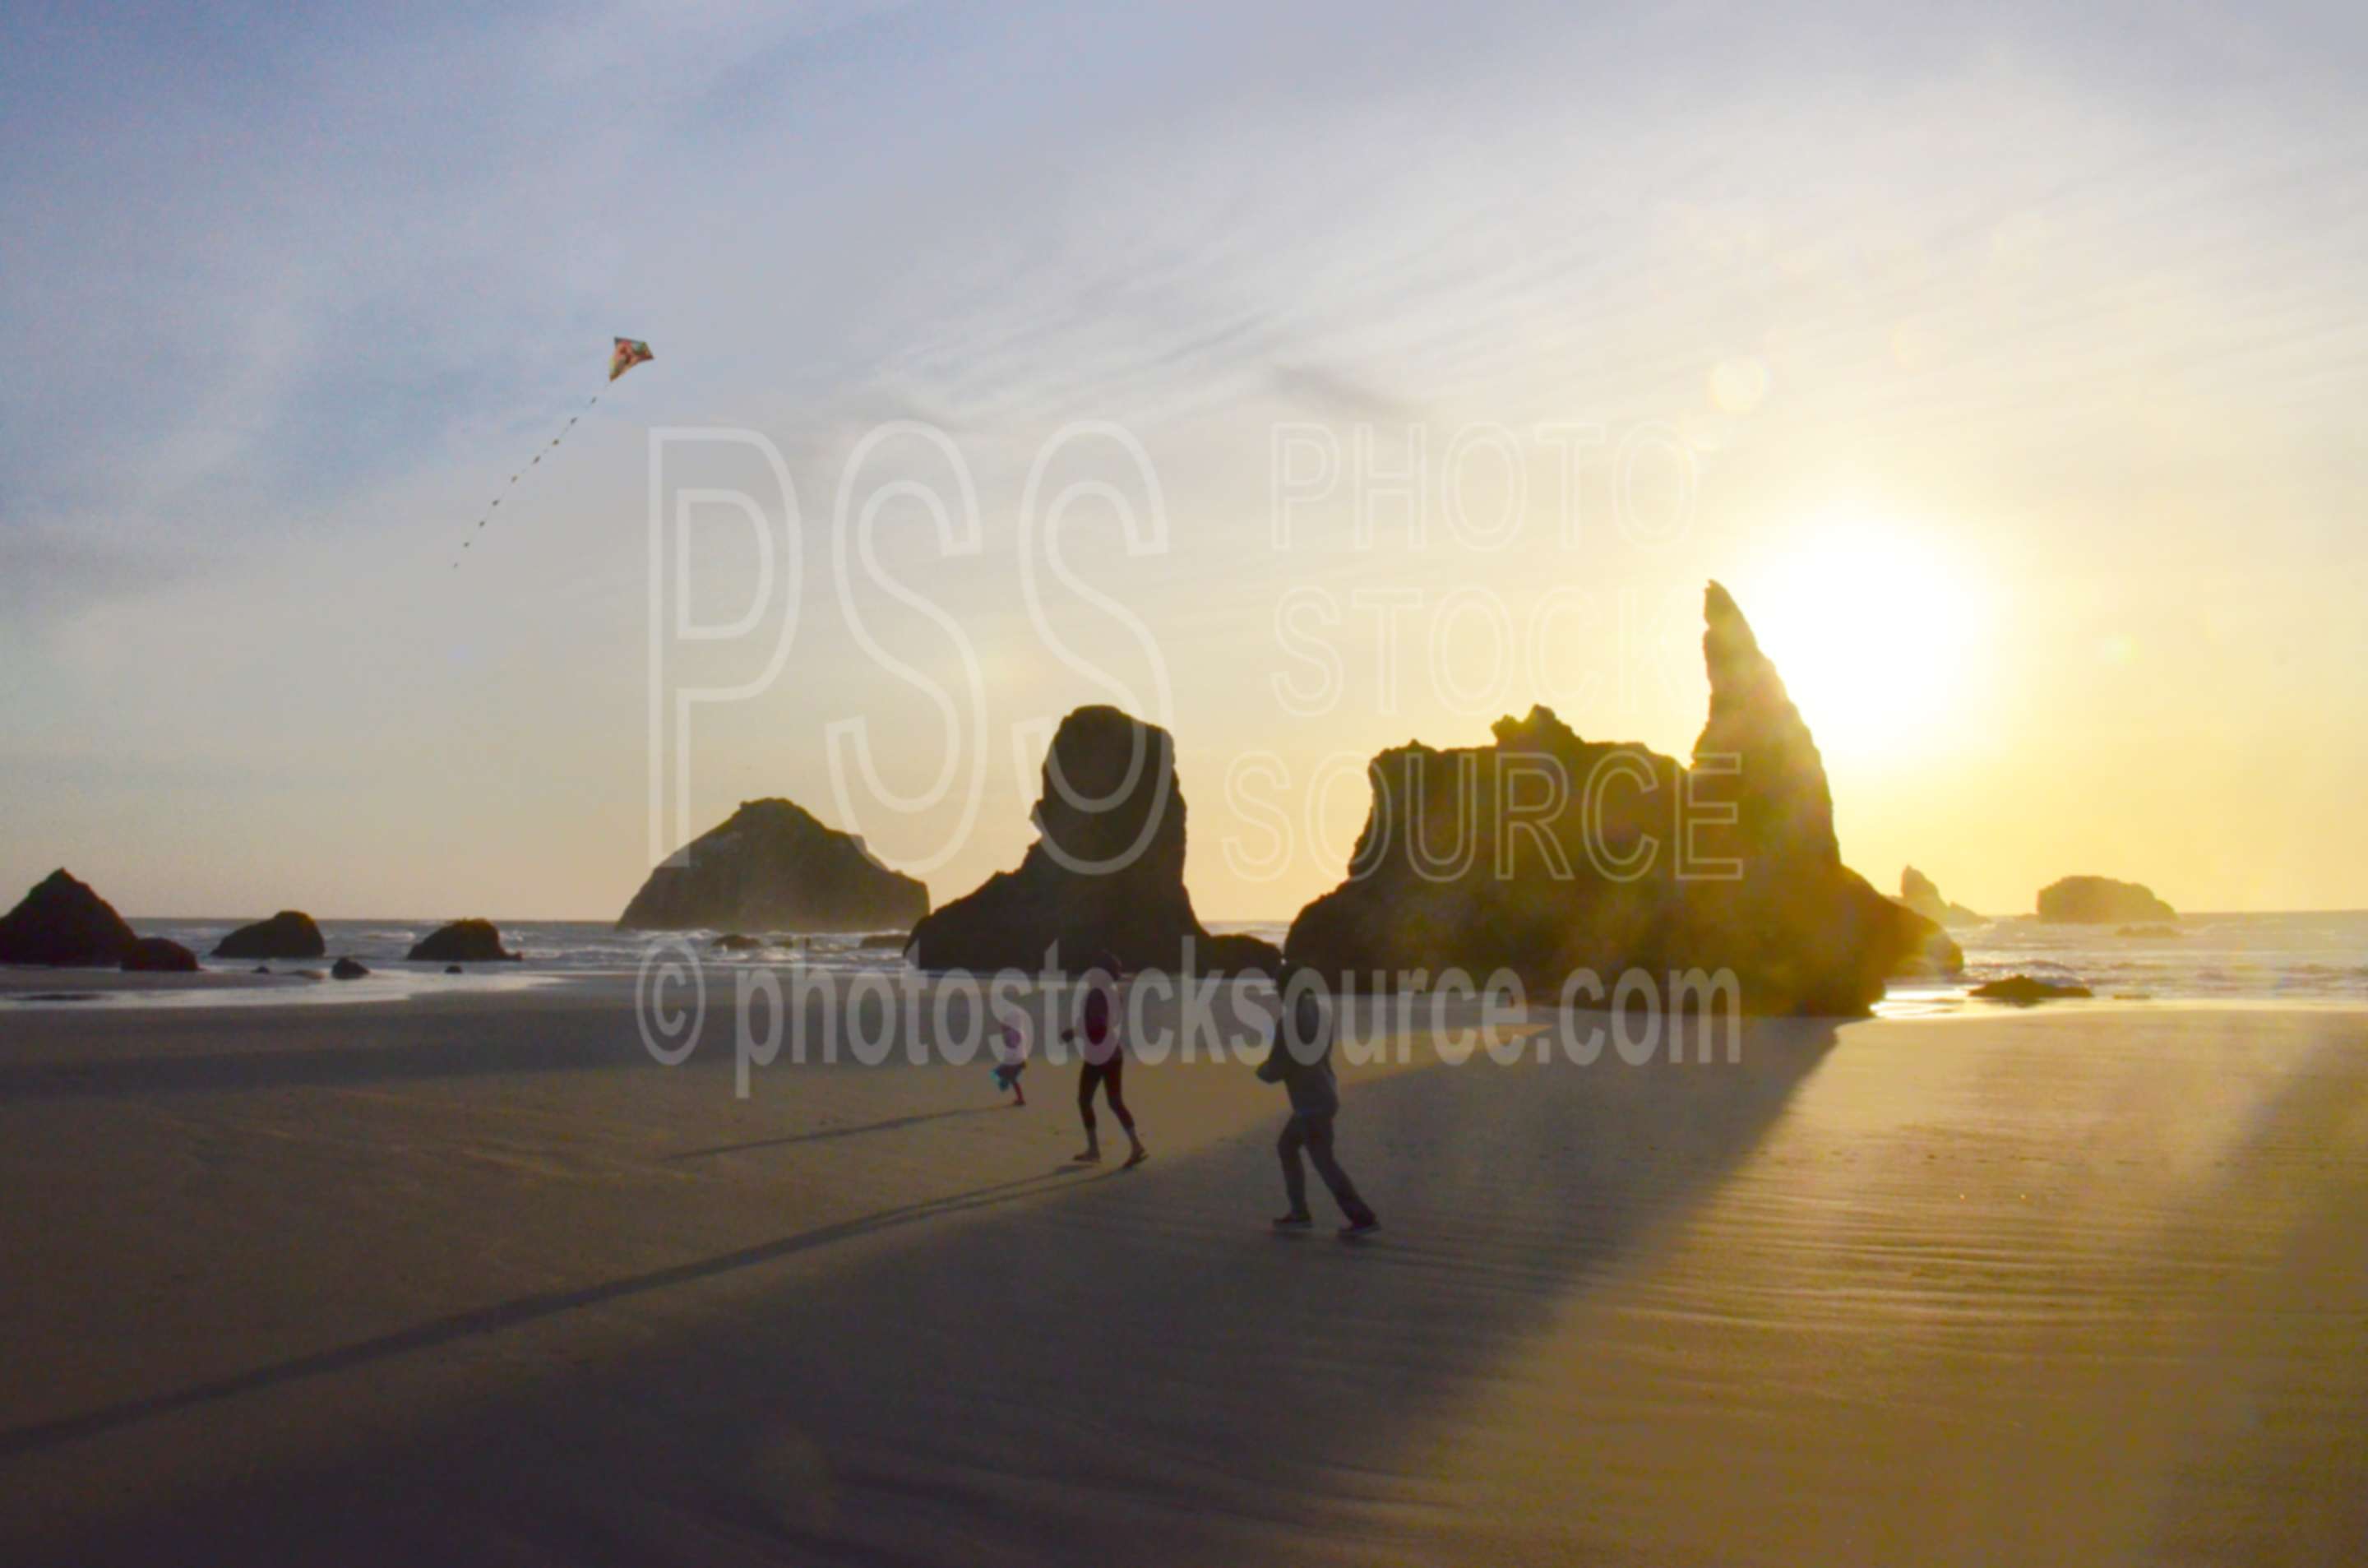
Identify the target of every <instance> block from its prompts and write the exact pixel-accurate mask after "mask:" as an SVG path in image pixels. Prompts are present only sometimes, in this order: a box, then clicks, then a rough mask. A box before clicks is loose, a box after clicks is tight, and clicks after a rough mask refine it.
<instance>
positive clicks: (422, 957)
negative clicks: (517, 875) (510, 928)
mask: <svg viewBox="0 0 2368 1568" xmlns="http://www.w3.org/2000/svg"><path fill="white" fill-rule="evenodd" d="M404 956H405V957H406V958H407V959H408V960H410V961H411V962H413V963H516V962H518V960H520V959H521V958H523V957H525V955H524V954H522V953H512V952H505V951H504V950H503V949H502V934H501V931H500V928H499V927H497V926H495V924H494V923H493V922H492V921H490V920H455V921H453V922H452V923H451V924H450V925H449V926H438V927H437V928H436V929H435V930H433V931H430V932H429V933H428V934H427V937H426V938H425V939H424V940H422V941H419V942H417V943H416V944H414V945H413V947H412V949H411V951H410V952H409V953H407V954H406V955H404Z"/></svg>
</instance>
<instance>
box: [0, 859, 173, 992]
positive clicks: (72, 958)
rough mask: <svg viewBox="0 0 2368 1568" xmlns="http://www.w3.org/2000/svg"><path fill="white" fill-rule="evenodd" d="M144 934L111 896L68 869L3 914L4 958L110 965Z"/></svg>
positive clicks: (0, 951)
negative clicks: (101, 894)
mask: <svg viewBox="0 0 2368 1568" xmlns="http://www.w3.org/2000/svg"><path fill="white" fill-rule="evenodd" d="M138 939H139V938H138V937H134V936H133V935H132V933H131V926H126V925H125V924H124V923H123V916H121V915H118V914H116V913H115V910H114V908H113V907H112V906H111V905H109V904H108V902H107V900H105V899H103V898H101V897H99V896H98V894H97V893H95V892H92V891H91V890H90V888H89V887H88V886H87V885H85V883H83V882H80V881H75V880H74V876H73V875H72V874H71V873H69V872H68V871H66V870H65V869H63V868H61V869H57V870H54V871H51V873H50V874H49V875H48V876H46V877H44V878H42V879H41V881H40V883H38V884H37V885H36V886H35V887H34V888H33V889H32V891H30V892H28V893H26V894H25V896H24V898H23V900H22V901H20V902H19V903H17V907H16V908H14V909H12V910H10V911H9V912H8V913H7V914H6V915H0V963H39V964H49V965H51V966H52V967H55V968H64V967H67V966H72V967H75V968H88V969H104V968H109V967H112V966H113V965H116V964H120V963H121V962H122V961H123V955H124V954H126V953H128V952H130V951H131V944H132V943H133V942H135V941H137V940H138Z"/></svg>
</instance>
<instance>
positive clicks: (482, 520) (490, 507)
mask: <svg viewBox="0 0 2368 1568" xmlns="http://www.w3.org/2000/svg"><path fill="white" fill-rule="evenodd" d="M599 402H600V394H599V393H598V392H594V393H593V394H592V397H591V401H590V402H587V403H585V405H584V408H583V411H582V412H581V413H577V414H574V415H569V417H568V420H567V423H566V424H564V425H563V426H560V427H559V434H558V435H556V436H553V437H552V438H551V442H550V445H549V446H546V447H544V448H542V449H541V450H539V451H537V452H536V453H535V454H534V458H533V460H531V461H529V463H528V464H527V465H526V467H525V468H522V469H520V470H518V472H516V473H514V474H512V475H510V477H509V483H508V484H505V485H503V486H502V490H503V491H507V490H508V489H509V488H510V485H514V484H516V483H518V481H519V480H521V479H523V478H525V477H526V475H527V474H528V472H530V471H531V470H533V469H534V468H536V467H537V466H539V465H540V464H541V461H542V460H543V459H544V458H545V457H547V456H549V455H550V452H551V448H552V447H556V446H557V445H559V443H560V442H562V441H564V440H565V439H567V433H568V432H569V431H570V430H573V429H575V425H576V422H577V421H578V420H580V419H582V418H583V417H584V415H586V414H589V413H591V412H592V410H593V408H594V407H595V406H597V405H598V403H599ZM501 504H502V498H501V494H498V493H497V494H495V496H494V498H493V500H492V501H491V502H490V503H488V504H487V506H486V507H485V513H484V517H479V518H478V519H477V527H478V528H484V526H485V525H486V524H487V523H489V522H491V521H492V520H493V517H494V513H495V511H497V510H499V509H500V507H501ZM473 531H474V530H472V533H473ZM475 542H476V540H474V539H473V538H472V537H470V536H469V535H463V536H462V537H461V549H462V550H466V549H468V548H469V547H470V546H471V545H472V544H473V543H475ZM460 569H461V560H460V557H459V556H458V555H455V556H454V557H453V558H452V570H454V571H455V572H458V571H459V570H460Z"/></svg>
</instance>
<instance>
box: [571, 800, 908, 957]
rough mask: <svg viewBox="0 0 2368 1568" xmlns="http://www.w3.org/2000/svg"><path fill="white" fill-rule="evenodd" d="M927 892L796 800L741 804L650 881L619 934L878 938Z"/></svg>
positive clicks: (622, 919) (902, 923) (621, 921)
mask: <svg viewBox="0 0 2368 1568" xmlns="http://www.w3.org/2000/svg"><path fill="white" fill-rule="evenodd" d="M928 910H929V890H928V888H927V887H926V886H924V885H923V884H922V883H921V882H920V881H918V880H916V879H915V878H912V877H908V876H905V875H904V874H903V873H901V872H898V871H892V870H890V869H888V868H887V867H885V866H883V865H882V864H881V863H880V862H879V860H877V859H876V858H873V856H872V854H871V851H870V850H869V849H866V848H865V847H864V846H863V840H861V839H860V838H858V837H856V836H855V835H853V834H851V833H840V832H838V831H837V830H836V829H834V828H829V827H825V826H824V825H823V824H822V823H821V822H820V821H818V820H817V819H816V818H815V817H814V813H813V812H809V811H807V810H806V809H805V808H804V807H803V806H801V805H799V804H798V803H797V802H795V801H784V800H768V801H743V802H741V805H740V809H739V810H738V811H736V812H733V813H732V815H731V816H730V817H728V818H726V819H725V820H724V821H723V823H721V824H718V825H717V826H715V827H713V828H711V829H709V830H708V831H707V832H705V833H703V834H700V835H699V836H698V837H697V838H694V839H692V840H691V841H690V842H689V844H687V845H685V846H683V847H682V848H680V849H678V850H677V851H676V852H675V854H674V855H673V857H672V858H669V859H668V860H667V861H666V863H665V864H664V865H662V866H660V867H658V868H657V869H655V870H654V871H652V872H651V873H650V875H649V880H648V881H645V882H643V884H642V890H641V892H637V893H635V894H634V895H633V899H632V903H628V904H627V905H626V906H625V913H624V914H623V915H620V916H619V917H618V920H617V929H619V930H620V931H693V930H701V929H705V930H724V931H796V932H812V931H876V930H879V929H880V928H881V927H882V926H896V927H898V928H900V929H902V928H905V927H907V926H911V925H912V924H913V922H915V921H916V920H918V919H919V918H920V917H921V916H922V915H926V914H928Z"/></svg>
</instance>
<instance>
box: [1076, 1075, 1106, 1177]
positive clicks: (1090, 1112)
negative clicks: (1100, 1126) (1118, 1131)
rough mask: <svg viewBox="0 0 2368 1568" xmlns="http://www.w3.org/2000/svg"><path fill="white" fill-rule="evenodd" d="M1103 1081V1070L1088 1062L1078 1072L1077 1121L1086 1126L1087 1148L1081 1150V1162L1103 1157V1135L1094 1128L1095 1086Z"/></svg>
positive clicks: (1079, 1155) (1079, 1156)
mask: <svg viewBox="0 0 2368 1568" xmlns="http://www.w3.org/2000/svg"><path fill="white" fill-rule="evenodd" d="M1101 1081H1102V1070H1101V1069H1100V1068H1099V1067H1097V1066H1095V1065H1094V1064H1093V1063H1092V1062H1087V1063H1086V1064H1085V1065H1084V1066H1083V1067H1082V1068H1080V1069H1079V1070H1078V1072H1077V1119H1078V1120H1079V1121H1082V1122H1084V1123H1085V1124H1086V1146H1085V1148H1084V1149H1082V1150H1080V1151H1079V1152H1078V1154H1077V1158H1079V1159H1080V1160H1099V1159H1100V1158H1101V1157H1102V1140H1101V1134H1100V1132H1099V1131H1097V1130H1096V1129H1095V1127H1094V1086H1095V1085H1098V1084H1099V1083H1100V1082H1101Z"/></svg>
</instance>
